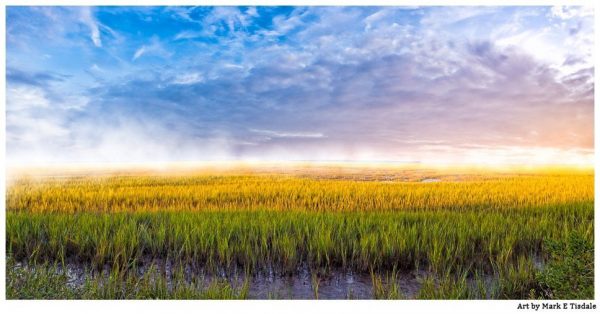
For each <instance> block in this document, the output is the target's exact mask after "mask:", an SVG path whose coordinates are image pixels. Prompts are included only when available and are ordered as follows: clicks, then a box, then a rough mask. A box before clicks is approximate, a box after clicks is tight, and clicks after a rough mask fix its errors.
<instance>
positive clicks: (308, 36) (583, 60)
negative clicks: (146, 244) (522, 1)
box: [6, 6, 594, 164]
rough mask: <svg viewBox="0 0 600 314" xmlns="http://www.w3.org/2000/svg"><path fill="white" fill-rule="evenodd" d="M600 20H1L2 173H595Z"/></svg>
mask: <svg viewBox="0 0 600 314" xmlns="http://www.w3.org/2000/svg"><path fill="white" fill-rule="evenodd" d="M593 19H594V17H593V9H591V8H585V7H531V6H529V7H454V6H453V7H7V18H6V41H7V42H6V72H7V90H6V149H7V150H6V154H7V160H8V161H9V162H15V163H25V164H27V163H54V162H56V163H59V162H62V163H69V162H160V161H210V160H259V161H260V160H266V161H289V160H325V161H327V160H329V161H395V162H422V163H517V164H519V163H520V164H529V163H555V164H556V163H558V164H561V163H565V164H582V163H584V164H585V163H592V162H593V142H594V141H593V125H594V121H593V110H594V96H593V95H594V63H593V55H592V54H593V45H594V34H593V24H594V23H593Z"/></svg>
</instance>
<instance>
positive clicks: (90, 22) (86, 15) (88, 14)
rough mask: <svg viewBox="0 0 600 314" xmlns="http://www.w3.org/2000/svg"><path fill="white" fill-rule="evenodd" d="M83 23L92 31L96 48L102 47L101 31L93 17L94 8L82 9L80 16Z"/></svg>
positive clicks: (91, 37)
mask: <svg viewBox="0 0 600 314" xmlns="http://www.w3.org/2000/svg"><path fill="white" fill-rule="evenodd" d="M79 17H80V19H81V22H82V23H84V24H85V25H87V26H88V27H89V29H90V39H91V40H92V42H93V43H94V45H95V46H96V47H102V40H101V39H100V29H99V27H98V22H97V21H96V19H95V18H94V17H93V15H92V8H90V7H82V8H81V10H80V15H79Z"/></svg>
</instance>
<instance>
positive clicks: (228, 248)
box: [6, 173, 594, 299]
mask: <svg viewBox="0 0 600 314" xmlns="http://www.w3.org/2000/svg"><path fill="white" fill-rule="evenodd" d="M593 200H594V199H593V174H581V173H576V174H572V175H569V174H568V173H543V174H537V175H533V174H529V175H515V176H503V177H495V178H492V179H486V180H482V179H480V178H477V179H475V180H467V181H465V182H435V183H427V184H420V183H413V182H409V183H403V182H394V183H392V184H390V183H383V182H368V181H366V182H365V181H350V180H331V179H319V180H315V179H310V178H297V177H288V176H274V175H263V176H259V175H256V176H252V175H247V176H190V177H136V176H133V177H105V178H94V177H92V178H89V177H74V178H69V179H61V180H59V179H48V180H41V181H33V180H28V179H22V180H17V181H15V182H13V184H12V185H11V186H10V187H9V189H8V192H7V215H6V232H7V240H6V241H7V242H6V244H7V253H8V254H9V255H10V256H12V257H13V258H14V259H15V260H17V261H25V262H27V263H28V264H31V265H46V266H48V265H60V266H62V267H63V268H64V266H65V265H66V264H67V263H78V264H81V265H85V266H86V267H89V269H90V270H91V271H95V272H99V271H102V270H103V269H106V268H108V269H110V275H109V276H108V277H106V278H104V277H97V278H96V277H93V276H92V278H94V279H93V280H89V282H90V286H89V287H87V288H86V289H84V292H77V293H79V294H77V293H76V294H75V295H69V294H67V292H65V291H62V290H60V289H59V285H58V284H57V282H59V281H61V280H63V279H61V277H56V276H51V275H50V274H49V273H44V271H43V270H40V271H35V272H32V273H30V274H22V273H21V274H20V273H18V272H19V270H18V268H15V269H16V270H15V272H16V273H14V274H13V273H11V276H12V275H14V276H13V277H11V278H8V279H7V282H8V283H10V284H11V285H12V287H19V288H14V289H13V290H11V291H13V292H14V293H16V294H8V296H12V297H28V296H29V295H31V297H34V298H35V297H39V298H46V297H48V296H49V295H53V294H55V295H58V296H64V297H65V298H77V297H89V298H170V297H174V298H235V297H245V296H246V295H245V293H246V294H247V289H246V292H244V290H243V289H242V290H241V291H234V290H231V289H229V288H228V286H227V285H226V284H220V283H214V285H209V288H210V289H208V290H205V289H204V288H202V289H201V287H200V286H195V285H194V283H188V284H183V283H182V284H181V285H177V284H176V285H175V286H170V285H169V284H167V282H166V281H165V280H164V278H163V279H161V278H162V277H161V276H150V275H148V276H149V277H145V276H142V277H140V276H138V275H136V269H138V268H139V267H141V266H142V265H143V264H144V263H145V262H144V261H147V260H153V259H163V260H172V261H174V262H175V263H176V264H177V265H188V266H189V267H191V268H192V269H193V270H198V269H200V268H201V269H202V270H203V271H207V272H209V273H211V272H212V273H215V274H216V273H219V272H223V271H224V270H225V271H226V270H230V269H242V270H244V271H245V272H246V274H253V273H256V272H266V271H267V270H271V269H274V270H275V271H276V272H277V273H278V274H281V275H294V274H295V273H296V272H297V270H298V269H299V268H301V267H303V266H304V265H306V266H307V267H308V268H309V269H310V272H311V274H314V276H315V277H313V280H312V283H313V288H314V291H315V297H318V289H319V284H318V281H319V280H318V278H319V276H321V275H326V274H327V273H328V272H329V271H330V270H332V269H346V270H352V271H354V272H358V273H367V274H368V273H371V274H372V284H373V289H374V297H375V298H403V297H404V296H403V295H402V291H401V289H400V287H399V286H398V285H397V284H396V283H397V280H396V278H389V277H388V278H386V277H382V275H381V274H391V275H386V276H392V277H394V276H397V274H398V273H400V272H404V273H405V272H415V271H416V270H423V271H426V272H427V273H428V274H430V276H426V277H424V278H422V280H421V281H422V288H421V290H420V292H419V293H418V295H417V297H418V298H450V299H462V298H519V299H520V298H529V297H531V295H532V292H531V291H532V289H533V290H535V291H538V290H539V289H540V286H539V280H540V279H539V278H538V277H536V276H537V275H536V274H537V273H538V272H539V269H537V268H536V265H535V264H536V263H534V260H535V259H538V258H540V259H542V260H543V261H545V260H548V259H552V258H553V259H554V260H557V259H559V258H558V257H556V256H555V257H552V256H551V254H550V253H548V250H547V249H548V248H549V247H550V245H549V244H548V243H554V242H556V243H562V242H564V241H567V240H568V239H569V237H570V236H571V235H572V234H578V235H580V237H581V238H582V239H583V240H584V241H588V242H590V243H593V242H592V241H593V221H594V216H593V215H594V208H593ZM548 241H554V242H548ZM584 249H585V247H584ZM587 251H589V250H587ZM587 251H585V250H583V251H581V250H579V251H577V250H576V251H575V252H576V253H573V254H575V255H577V254H589V253H585V252H587ZM555 255H556V254H555ZM592 255H593V254H592ZM543 261H542V262H543ZM569 265H571V264H569ZM571 266H573V267H575V266H577V265H574V264H573V265H571ZM571 266H569V267H571ZM40 269H44V268H43V267H42V268H40ZM558 269H559V272H560V273H564V272H566V271H567V270H565V269H561V268H558ZM569 269H570V268H569ZM181 272H182V271H181ZM147 273H152V272H147ZM27 276H33V277H27ZM182 276H183V275H182ZM486 276H487V277H489V276H493V277H494V278H497V284H494V285H493V286H492V287H490V284H489V283H488V282H486V281H485V280H484V278H486ZM586 276H587V277H586V278H585V279H582V280H585V282H586V283H587V282H590V279H589V278H588V277H589V275H586ZM7 277H9V276H7ZM554 277H556V276H554ZM18 278H25V279H24V281H23V280H21V279H18ZM546 278H547V279H548V280H546V282H549V283H551V282H552V279H551V278H552V276H550V277H548V276H547V277H546ZM10 280H13V281H10ZM19 280H21V281H19ZM183 281H185V280H179V281H178V280H175V281H174V282H183ZM315 281H316V282H315ZM22 282H27V283H28V285H27V287H25V285H23V284H22ZM205 284H206V283H202V287H204V286H205ZM38 286H48V287H55V288H56V289H58V290H50V291H47V293H44V292H43V291H44V289H41V290H40V291H42V292H40V293H41V294H35V293H34V291H35V289H36V288H35V287H38ZM547 286H549V285H547ZM579 286H582V285H581V284H579ZM583 286H585V285H583ZM230 288H231V287H230ZM536 289H537V290H536ZM586 289H587V288H586ZM21 290H22V291H23V292H22V293H21V292H18V291H21ZM86 293H87V294H86ZM536 293H537V292H536ZM538 294H539V293H538ZM534 295H535V293H534ZM543 296H544V297H551V296H552V295H551V294H549V293H546V294H544V295H543Z"/></svg>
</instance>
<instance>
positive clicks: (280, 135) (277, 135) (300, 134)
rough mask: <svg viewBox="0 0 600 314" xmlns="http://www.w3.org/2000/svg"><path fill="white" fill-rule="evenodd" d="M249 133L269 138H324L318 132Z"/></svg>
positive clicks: (253, 130) (268, 131) (257, 130)
mask: <svg viewBox="0 0 600 314" xmlns="http://www.w3.org/2000/svg"><path fill="white" fill-rule="evenodd" d="M250 131H251V132H254V133H257V134H260V135H266V136H267V137H269V138H324V137H326V136H325V135H324V134H323V133H320V132H282V131H274V130H261V129H250Z"/></svg>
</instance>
